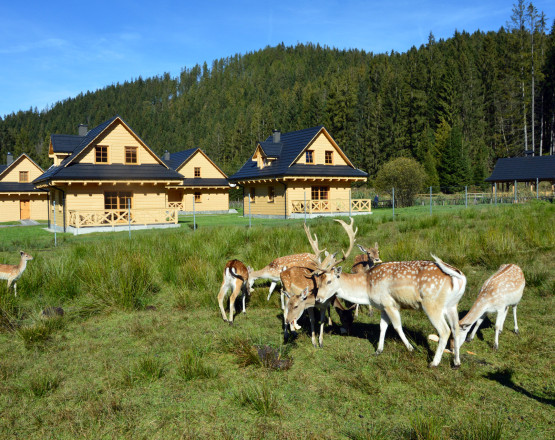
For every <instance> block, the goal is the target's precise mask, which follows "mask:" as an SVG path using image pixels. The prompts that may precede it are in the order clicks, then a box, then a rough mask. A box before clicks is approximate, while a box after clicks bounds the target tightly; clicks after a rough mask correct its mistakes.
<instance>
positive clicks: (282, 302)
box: [281, 289, 285, 310]
mask: <svg viewBox="0 0 555 440" xmlns="http://www.w3.org/2000/svg"><path fill="white" fill-rule="evenodd" d="M281 310H285V292H284V291H283V289H281Z"/></svg>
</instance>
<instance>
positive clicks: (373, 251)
mask: <svg viewBox="0 0 555 440" xmlns="http://www.w3.org/2000/svg"><path fill="white" fill-rule="evenodd" d="M357 246H358V247H359V249H360V250H361V251H362V252H364V253H363V254H360V255H357V256H356V257H355V262H354V264H353V267H352V268H351V273H359V272H368V271H369V270H370V268H372V267H374V266H375V265H376V264H379V263H381V262H382V260H380V251H379V249H378V242H376V243H375V244H374V247H373V248H364V247H363V246H361V245H357ZM359 307H360V304H356V307H355V318H358V309H359ZM368 307H369V309H370V310H369V312H370V313H371V312H372V306H368Z"/></svg>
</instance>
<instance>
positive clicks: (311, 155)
mask: <svg viewBox="0 0 555 440" xmlns="http://www.w3.org/2000/svg"><path fill="white" fill-rule="evenodd" d="M309 159H310V160H309ZM304 160H305V162H306V163H307V164H309V165H313V164H314V150H306V151H305V156H304Z"/></svg>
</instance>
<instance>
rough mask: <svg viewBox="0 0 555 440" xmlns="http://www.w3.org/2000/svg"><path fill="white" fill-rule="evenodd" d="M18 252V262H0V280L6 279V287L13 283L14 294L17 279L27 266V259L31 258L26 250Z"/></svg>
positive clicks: (15, 292) (15, 293)
mask: <svg viewBox="0 0 555 440" xmlns="http://www.w3.org/2000/svg"><path fill="white" fill-rule="evenodd" d="M19 254H20V255H21V259H20V260H19V264H0V280H8V289H9V288H10V286H11V285H12V283H13V290H14V295H15V296H17V280H19V278H21V275H22V274H23V271H24V270H25V268H26V267H27V261H29V260H32V259H33V257H31V255H29V254H28V253H27V252H23V251H19Z"/></svg>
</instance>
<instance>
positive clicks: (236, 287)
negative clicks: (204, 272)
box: [218, 260, 252, 324]
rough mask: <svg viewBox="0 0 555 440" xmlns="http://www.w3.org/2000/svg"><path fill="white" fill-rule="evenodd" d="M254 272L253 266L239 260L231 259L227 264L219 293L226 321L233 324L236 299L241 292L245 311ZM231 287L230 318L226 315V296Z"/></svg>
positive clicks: (219, 301) (219, 302) (219, 300)
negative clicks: (250, 281)
mask: <svg viewBox="0 0 555 440" xmlns="http://www.w3.org/2000/svg"><path fill="white" fill-rule="evenodd" d="M251 273H252V268H251V267H247V266H245V265H244V264H243V263H242V262H241V261H239V260H230V261H228V262H227V263H226V264H225V267H224V274H223V281H222V285H221V287H220V292H219V293H218V304H219V305H220V311H221V312H222V318H223V319H224V321H226V322H229V323H230V324H233V315H234V313H235V300H236V299H237V296H238V295H239V292H242V293H243V313H245V312H246V310H245V299H246V296H247V294H249V295H250V292H251V290H250V287H249V278H250V274H251ZM229 289H231V290H232V293H231V296H230V297H229V320H228V319H227V317H226V314H225V309H224V298H225V295H226V293H227V292H228V290H229Z"/></svg>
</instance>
